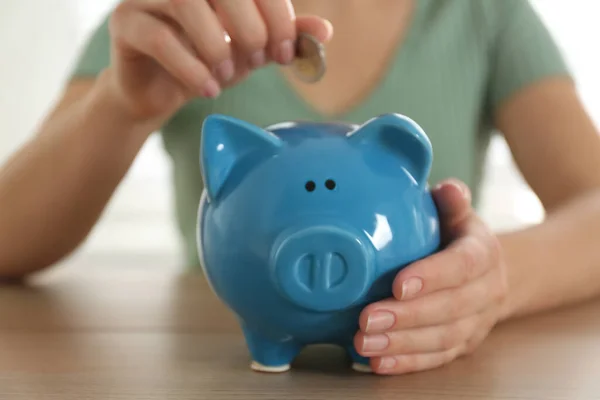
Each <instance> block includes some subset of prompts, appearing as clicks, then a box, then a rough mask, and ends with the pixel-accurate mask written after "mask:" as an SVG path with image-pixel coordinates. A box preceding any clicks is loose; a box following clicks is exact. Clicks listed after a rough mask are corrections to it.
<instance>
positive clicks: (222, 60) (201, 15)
mask: <svg viewBox="0 0 600 400" xmlns="http://www.w3.org/2000/svg"><path fill="white" fill-rule="evenodd" d="M171 4H172V8H173V12H174V13H175V16H176V18H177V21H178V22H179V24H181V26H182V27H183V29H184V30H185V32H186V34H187V36H188V37H189V39H190V41H191V43H192V44H193V46H194V48H195V49H196V52H197V53H198V55H199V57H200V58H201V59H202V61H204V63H205V64H206V65H207V67H208V69H209V70H210V71H213V72H214V75H215V76H217V77H218V78H219V80H220V81H221V82H222V83H226V82H228V81H230V80H231V79H232V78H233V76H234V74H235V65H234V63H233V60H232V54H231V48H230V46H229V43H227V41H226V40H225V28H224V27H223V26H222V25H221V23H220V22H219V19H218V18H217V15H216V14H215V12H214V11H213V10H212V8H211V7H210V5H209V4H208V3H207V2H206V1H190V0H179V1H173V2H171Z"/></svg>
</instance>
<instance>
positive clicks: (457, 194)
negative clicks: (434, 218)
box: [431, 179, 473, 237]
mask: <svg viewBox="0 0 600 400" xmlns="http://www.w3.org/2000/svg"><path fill="white" fill-rule="evenodd" d="M431 194H432V196H433V199H434V201H435V203H436V206H437V208H438V214H439V218H440V224H441V229H442V232H444V234H445V235H450V236H452V237H454V236H456V234H460V232H459V231H462V227H463V226H464V224H465V223H466V222H467V221H469V219H470V217H471V215H472V212H473V209H472V208H471V191H470V190H469V187H468V186H467V185H466V184H465V183H463V182H462V181H459V180H457V179H448V180H445V181H442V182H440V183H439V184H438V185H436V186H435V187H434V188H433V189H432V191H431Z"/></svg>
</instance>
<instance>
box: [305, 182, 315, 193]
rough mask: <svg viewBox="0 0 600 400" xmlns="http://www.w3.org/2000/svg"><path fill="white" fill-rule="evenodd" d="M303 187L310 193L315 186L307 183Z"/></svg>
mask: <svg viewBox="0 0 600 400" xmlns="http://www.w3.org/2000/svg"><path fill="white" fill-rule="evenodd" d="M304 187H305V188H306V191H307V192H312V191H314V190H315V188H316V187H317V185H316V184H315V183H314V182H313V181H308V182H306V185H304Z"/></svg>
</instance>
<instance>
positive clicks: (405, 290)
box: [400, 278, 423, 300]
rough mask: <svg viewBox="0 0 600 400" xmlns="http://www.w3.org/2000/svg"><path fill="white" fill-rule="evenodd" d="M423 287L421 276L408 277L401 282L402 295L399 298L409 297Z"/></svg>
mask: <svg viewBox="0 0 600 400" xmlns="http://www.w3.org/2000/svg"><path fill="white" fill-rule="evenodd" d="M421 289H423V281H422V280H421V278H409V279H408V280H406V281H405V282H404V283H402V297H401V298H400V300H406V299H410V298H411V297H413V296H415V295H416V294H417V293H419V292H420V291H421Z"/></svg>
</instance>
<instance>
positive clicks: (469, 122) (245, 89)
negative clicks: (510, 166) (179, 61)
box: [162, 0, 491, 262]
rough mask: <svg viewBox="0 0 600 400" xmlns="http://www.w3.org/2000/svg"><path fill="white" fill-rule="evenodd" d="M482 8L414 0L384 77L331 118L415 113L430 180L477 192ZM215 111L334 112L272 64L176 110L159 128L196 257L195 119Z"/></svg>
mask: <svg viewBox="0 0 600 400" xmlns="http://www.w3.org/2000/svg"><path fill="white" fill-rule="evenodd" d="M484 10H485V8H484V7H480V6H478V2H466V1H444V2H441V1H439V0H418V8H417V10H416V13H415V15H414V17H413V20H412V21H411V24H410V26H409V28H408V31H407V32H406V34H405V37H404V39H403V40H402V41H401V46H400V47H399V48H398V51H397V52H396V53H395V55H394V56H393V58H392V61H391V63H390V64H389V66H388V69H387V71H386V73H385V74H384V75H383V77H382V79H381V80H380V81H379V82H377V83H376V86H375V87H374V88H373V89H372V90H371V91H370V93H369V94H368V96H366V97H365V98H364V100H363V101H362V103H360V104H359V105H356V106H354V107H352V108H351V109H350V110H349V111H347V112H344V113H341V114H340V115H338V116H336V117H335V119H336V120H339V121H342V122H350V123H354V124H360V123H363V122H366V121H367V120H369V119H371V118H372V117H374V116H377V115H380V114H384V113H400V114H404V115H406V116H408V117H410V118H412V119H413V120H415V121H416V122H417V123H418V124H420V125H421V127H422V128H423V129H424V131H425V132H426V133H427V135H428V136H429V138H430V140H431V142H432V145H433V151H434V161H433V167H432V172H431V175H430V179H429V181H430V183H431V184H435V183H436V182H438V181H440V180H442V179H444V178H447V177H456V178H459V179H461V180H463V181H464V182H466V183H467V184H468V185H469V186H470V187H471V188H472V189H473V190H474V192H475V199H477V189H478V186H479V181H480V177H481V170H482V166H483V162H484V155H485V151H486V146H487V143H488V140H489V134H490V129H489V122H488V120H487V119H488V118H487V110H486V95H487V93H486V91H487V82H486V80H487V73H488V66H489V65H488V63H489V47H490V43H489V41H490V40H491V38H490V37H488V36H489V34H487V32H489V31H490V29H489V28H486V29H484V28H483V27H484V25H485V24H486V23H488V21H486V15H485V13H484ZM360 34H362V33H361V32H357V35H360ZM356 79H357V80H359V79H361V77H360V76H357V77H356ZM212 113H219V114H225V115H230V116H233V117H236V118H240V119H242V120H245V121H248V122H250V123H253V124H256V125H258V126H268V125H271V124H274V123H278V122H283V121H298V120H308V121H324V120H328V119H331V117H326V116H324V115H323V114H320V113H319V112H317V111H316V109H314V108H313V107H311V105H310V104H308V103H307V102H306V101H305V100H303V98H302V97H301V96H299V95H298V94H297V92H295V91H294V90H293V88H292V86H291V85H290V84H289V83H288V81H287V80H286V79H285V77H284V76H283V75H282V73H281V72H280V70H279V69H278V67H277V66H269V67H266V68H263V69H260V70H258V71H255V72H253V73H252V74H251V75H250V77H249V78H248V79H246V80H245V81H244V82H242V83H241V84H239V85H236V86H235V87H233V88H230V89H227V90H225V91H224V92H223V93H222V94H221V96H220V97H219V98H217V99H214V100H212V99H211V100H203V99H198V100H195V101H192V102H191V103H189V104H188V105H187V106H185V107H184V108H182V109H181V110H180V111H179V112H178V113H177V114H176V115H175V116H174V117H173V118H172V120H171V121H170V122H169V123H168V124H167V125H166V126H165V127H164V129H163V132H162V133H163V140H164V143H165V148H166V150H167V152H168V153H169V155H170V156H171V158H172V160H173V168H174V178H175V182H174V185H175V200H176V208H177V217H178V223H179V226H180V229H181V231H182V234H183V236H184V239H185V243H186V245H187V247H188V248H187V249H186V250H187V253H188V261H190V260H194V259H195V257H196V255H195V234H196V232H195V229H196V213H197V208H198V202H199V199H200V194H201V191H202V189H203V185H202V177H201V175H200V164H199V151H200V134H201V127H202V122H203V120H204V118H205V117H206V116H207V115H209V114H212ZM190 262H191V261H190Z"/></svg>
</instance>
